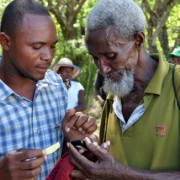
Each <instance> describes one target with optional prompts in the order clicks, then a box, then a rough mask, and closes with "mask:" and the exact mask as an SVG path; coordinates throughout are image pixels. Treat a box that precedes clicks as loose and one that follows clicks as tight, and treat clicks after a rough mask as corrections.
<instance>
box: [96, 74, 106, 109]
mask: <svg viewBox="0 0 180 180" xmlns="http://www.w3.org/2000/svg"><path fill="white" fill-rule="evenodd" d="M103 85H104V76H103V75H102V74H100V73H99V71H97V73H96V79H95V82H94V93H95V96H96V99H97V100H98V102H99V104H100V106H101V107H102V108H103V106H104V102H105V100H106V93H105V92H104V90H103Z"/></svg>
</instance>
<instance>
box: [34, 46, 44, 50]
mask: <svg viewBox="0 0 180 180" xmlns="http://www.w3.org/2000/svg"><path fill="white" fill-rule="evenodd" d="M32 47H33V49H35V50H38V49H40V48H41V47H42V45H33V46H32Z"/></svg>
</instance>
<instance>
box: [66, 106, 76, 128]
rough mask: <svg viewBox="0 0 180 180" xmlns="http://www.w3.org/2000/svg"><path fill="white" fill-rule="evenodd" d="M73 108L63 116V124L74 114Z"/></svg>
mask: <svg viewBox="0 0 180 180" xmlns="http://www.w3.org/2000/svg"><path fill="white" fill-rule="evenodd" d="M75 112H76V111H75V109H70V110H69V111H68V112H67V113H66V114H65V116H64V118H63V126H66V125H67V123H68V122H69V119H70V118H71V117H72V116H73V115H74V114H75Z"/></svg>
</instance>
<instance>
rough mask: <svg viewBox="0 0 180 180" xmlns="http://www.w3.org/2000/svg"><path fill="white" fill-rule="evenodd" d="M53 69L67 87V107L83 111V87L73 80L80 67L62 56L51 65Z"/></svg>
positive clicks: (79, 71)
mask: <svg viewBox="0 0 180 180" xmlns="http://www.w3.org/2000/svg"><path fill="white" fill-rule="evenodd" d="M52 69H53V71H55V72H57V73H58V74H59V75H60V76H61V77H62V79H63V82H64V84H65V85H66V87H67V89H68V107H67V109H72V108H74V109H75V110H76V112H77V111H84V109H85V98H84V93H83V91H84V87H83V86H82V84H81V83H79V82H77V81H74V79H75V78H76V77H78V76H79V75H80V73H81V68H80V67H79V66H76V65H74V64H73V62H72V61H71V60H70V59H68V58H62V59H60V61H59V62H58V63H57V64H55V65H54V66H53V68H52Z"/></svg>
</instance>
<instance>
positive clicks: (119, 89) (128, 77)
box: [103, 71, 134, 97]
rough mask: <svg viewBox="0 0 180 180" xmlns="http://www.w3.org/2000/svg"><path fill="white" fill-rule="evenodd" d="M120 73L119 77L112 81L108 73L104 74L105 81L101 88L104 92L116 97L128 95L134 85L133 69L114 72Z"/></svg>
mask: <svg viewBox="0 0 180 180" xmlns="http://www.w3.org/2000/svg"><path fill="white" fill-rule="evenodd" d="M115 73H119V74H121V78H120V79H119V80H118V81H113V80H112V79H111V78H110V75H105V81H104V86H103V89H104V91H105V92H107V93H110V94H112V95H115V96H118V97H124V96H126V95H128V94H129V93H130V92H131V91H132V89H133V86H134V72H133V71H121V72H115Z"/></svg>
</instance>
